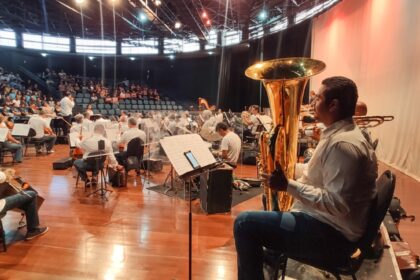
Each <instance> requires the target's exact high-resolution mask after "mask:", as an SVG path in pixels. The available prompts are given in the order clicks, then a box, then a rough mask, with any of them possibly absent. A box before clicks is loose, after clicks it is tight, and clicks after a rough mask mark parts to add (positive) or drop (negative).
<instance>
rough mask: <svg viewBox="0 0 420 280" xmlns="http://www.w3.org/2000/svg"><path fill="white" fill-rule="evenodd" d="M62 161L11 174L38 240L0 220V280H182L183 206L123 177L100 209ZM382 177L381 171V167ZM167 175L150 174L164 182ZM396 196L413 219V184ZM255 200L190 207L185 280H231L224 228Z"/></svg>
mask: <svg viewBox="0 0 420 280" xmlns="http://www.w3.org/2000/svg"><path fill="white" fill-rule="evenodd" d="M67 154H68V147H67V146H57V148H56V153H54V154H52V155H49V156H39V157H35V156H34V155H32V156H30V157H29V158H28V159H26V160H25V161H24V163H23V164H20V165H17V166H15V167H16V169H17V170H18V174H19V175H20V176H22V177H24V178H25V179H26V180H27V181H28V182H30V183H31V184H32V185H33V186H35V187H36V189H37V190H38V191H39V192H40V193H41V194H42V195H43V196H44V197H45V198H46V201H45V203H44V205H43V206H42V208H41V210H40V216H41V222H42V223H43V224H45V225H48V226H49V227H50V232H49V233H48V234H46V235H45V236H42V237H40V238H37V239H34V240H32V241H28V242H25V241H23V240H22V239H23V236H24V233H25V232H24V230H21V231H18V230H16V227H17V223H18V220H19V214H17V213H12V212H10V211H9V213H8V215H7V216H6V217H5V218H4V219H3V223H4V226H5V228H6V231H7V241H8V251H7V252H6V253H1V254H0V279H107V280H108V279H148V280H149V279H150V280H153V279H159V280H161V279H187V276H188V204H187V203H186V202H185V201H182V200H180V199H176V198H170V197H167V196H165V195H162V194H159V193H156V192H153V191H150V190H147V188H146V187H145V186H143V185H142V183H141V180H140V178H139V177H135V176H134V174H135V173H134V172H133V173H131V174H130V177H129V184H128V187H127V188H121V189H114V192H113V193H112V194H111V195H110V196H109V201H108V202H103V201H102V200H101V199H100V198H98V197H88V198H87V197H86V196H85V194H86V193H85V191H84V189H83V186H82V185H81V184H80V186H79V187H78V188H76V186H75V181H76V180H75V178H73V173H72V171H71V170H64V171H54V170H52V162H53V161H54V160H57V159H59V158H63V157H65V156H66V155H67ZM381 168H382V170H383V166H381ZM168 171H169V167H168V166H165V168H164V170H163V171H162V172H159V173H154V174H153V177H152V179H151V181H152V183H155V184H156V183H161V182H163V181H164V179H165V177H166V175H167V172H168ZM236 173H237V175H238V176H244V177H253V176H255V173H256V171H255V167H254V166H240V167H238V169H237V170H236ZM397 176H398V179H397V180H398V187H397V195H398V196H400V198H401V199H402V201H403V205H404V207H405V208H406V209H407V211H408V212H409V213H412V214H415V215H417V216H418V217H420V206H419V204H418V202H417V201H419V198H420V194H419V192H418V190H420V184H419V183H418V182H415V181H414V180H412V179H410V178H409V177H407V176H405V175H403V174H400V173H397ZM260 201H261V198H260V197H259V196H257V197H255V198H253V199H251V200H248V201H246V202H244V203H241V204H239V205H237V206H236V207H234V208H233V209H232V212H231V213H226V214H216V215H206V214H205V213H203V211H202V210H201V209H200V207H199V204H198V202H197V201H194V203H193V213H194V215H193V279H212V280H213V279H236V253H235V248H234V242H233V236H232V225H233V220H234V217H235V216H236V215H237V214H238V213H239V212H241V211H243V210H251V209H261V203H260ZM419 228H420V227H419V225H418V222H417V221H416V222H414V223H409V222H402V224H401V225H400V230H401V232H402V235H403V237H404V238H405V239H406V240H407V241H408V242H410V245H411V246H412V247H413V249H415V250H416V251H417V252H420V239H419V237H418V234H416V233H418V232H419Z"/></svg>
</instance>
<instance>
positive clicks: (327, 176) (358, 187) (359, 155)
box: [287, 119, 378, 242]
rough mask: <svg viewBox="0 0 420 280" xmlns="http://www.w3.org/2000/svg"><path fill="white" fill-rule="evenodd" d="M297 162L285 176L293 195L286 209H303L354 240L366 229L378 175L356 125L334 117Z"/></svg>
mask: <svg viewBox="0 0 420 280" xmlns="http://www.w3.org/2000/svg"><path fill="white" fill-rule="evenodd" d="M300 167H302V166H300ZM303 167H304V168H303V170H301V171H302V172H300V173H302V176H301V177H300V178H299V179H298V181H293V180H290V182H289V186H288V188H287V191H288V192H289V193H290V194H292V195H293V197H294V198H295V199H296V200H295V202H294V204H293V206H292V209H291V211H292V212H293V211H294V212H303V213H306V214H308V215H310V216H312V217H314V218H315V219H317V220H319V221H321V222H324V223H326V224H328V225H330V226H332V227H334V228H335V229H336V230H338V231H339V232H341V233H342V234H343V235H344V236H345V237H346V238H347V239H348V240H350V241H353V242H354V241H357V240H358V239H359V238H360V237H361V236H362V235H363V233H364V231H365V228H366V224H367V218H368V213H369V209H370V206H371V202H372V199H373V198H374V196H375V193H376V182H375V181H376V178H377V175H378V166H377V162H376V156H375V152H374V151H373V149H372V148H371V146H370V145H369V143H368V142H367V141H366V139H365V138H364V137H363V135H362V133H361V132H360V129H359V128H358V127H357V125H355V124H354V123H353V121H352V120H351V119H347V120H341V121H338V122H335V123H334V124H332V125H331V126H329V127H328V128H326V129H325V130H324V131H323V132H322V134H321V139H320V141H319V143H318V146H317V147H316V149H315V151H314V155H313V156H312V158H311V160H310V161H309V162H308V164H307V165H305V166H303ZM299 169H302V168H296V175H298V174H297V173H298V170H299Z"/></svg>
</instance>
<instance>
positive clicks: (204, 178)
mask: <svg viewBox="0 0 420 280" xmlns="http://www.w3.org/2000/svg"><path fill="white" fill-rule="evenodd" d="M232 173H233V168H232V167H230V166H229V165H227V164H224V165H222V166H220V167H219V168H216V169H214V170H212V171H210V172H208V173H207V172H206V173H204V174H202V175H201V176H200V200H201V208H202V209H203V210H204V211H205V212H206V213H208V214H213V213H225V212H229V211H230V208H231V206H232Z"/></svg>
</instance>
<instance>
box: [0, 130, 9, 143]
mask: <svg viewBox="0 0 420 280" xmlns="http://www.w3.org/2000/svg"><path fill="white" fill-rule="evenodd" d="M7 133H9V129H8V128H0V142H4V141H6V137H7Z"/></svg>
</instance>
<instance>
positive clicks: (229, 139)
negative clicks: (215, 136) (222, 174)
mask: <svg viewBox="0 0 420 280" xmlns="http://www.w3.org/2000/svg"><path fill="white" fill-rule="evenodd" d="M220 149H221V150H222V151H227V158H226V161H227V162H229V163H232V164H234V165H236V163H237V162H238V158H239V155H240V154H241V138H239V136H238V135H237V134H236V133H235V132H233V131H229V132H228V133H227V134H226V135H225V137H223V139H222V143H221V144H220Z"/></svg>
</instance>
